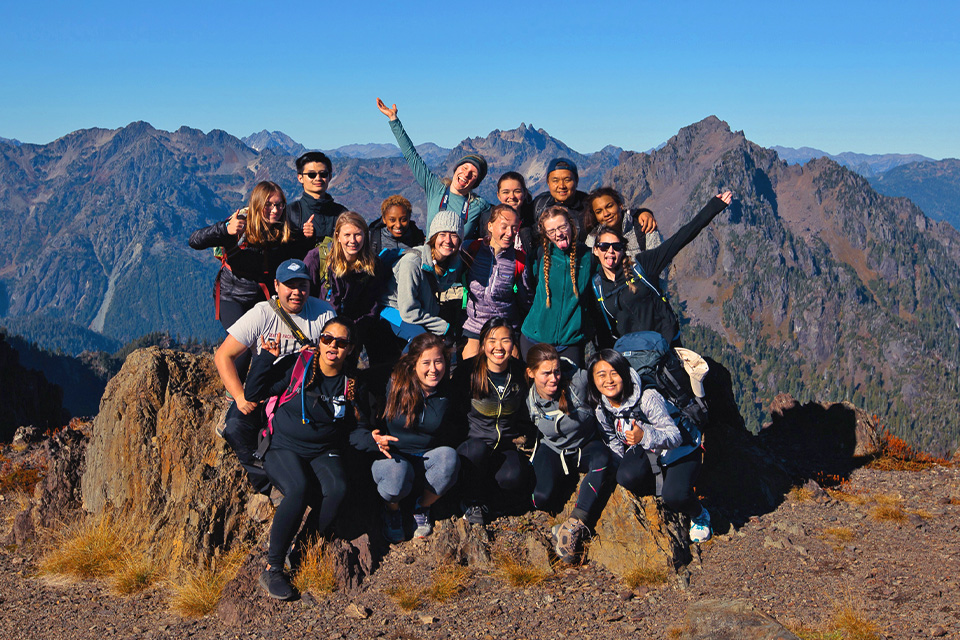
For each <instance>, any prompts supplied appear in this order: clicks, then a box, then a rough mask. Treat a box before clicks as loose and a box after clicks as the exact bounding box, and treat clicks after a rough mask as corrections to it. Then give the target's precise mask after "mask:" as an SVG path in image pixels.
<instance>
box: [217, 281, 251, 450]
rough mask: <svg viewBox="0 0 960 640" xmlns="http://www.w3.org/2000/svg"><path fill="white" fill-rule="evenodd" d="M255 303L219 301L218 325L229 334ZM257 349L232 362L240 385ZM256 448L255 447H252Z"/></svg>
mask: <svg viewBox="0 0 960 640" xmlns="http://www.w3.org/2000/svg"><path fill="white" fill-rule="evenodd" d="M254 304H256V303H251V302H234V301H233V300H224V299H223V298H221V299H220V324H222V325H223V328H224V329H225V330H226V331H227V332H228V333H229V330H230V327H232V326H233V323H234V322H236V321H237V320H239V319H240V316H242V315H243V314H245V313H246V312H247V311H249V310H250V309H252V308H253V305H254ZM256 348H257V346H256V345H254V346H253V347H251V348H250V349H247V350H246V351H244V352H243V353H241V354H240V355H239V356H237V358H236V359H235V360H234V361H233V364H234V365H236V367H237V375H239V376H240V382H241V383H242V382H243V381H244V380H246V379H247V369H249V368H250V359H251V358H252V357H253V353H252V352H253V351H255V350H256ZM254 448H256V445H254Z"/></svg>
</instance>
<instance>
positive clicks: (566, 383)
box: [527, 342, 570, 414]
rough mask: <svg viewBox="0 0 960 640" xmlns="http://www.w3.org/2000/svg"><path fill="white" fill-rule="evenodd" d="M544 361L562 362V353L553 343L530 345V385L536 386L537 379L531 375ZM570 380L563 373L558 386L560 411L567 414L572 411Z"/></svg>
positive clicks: (528, 365)
mask: <svg viewBox="0 0 960 640" xmlns="http://www.w3.org/2000/svg"><path fill="white" fill-rule="evenodd" d="M544 362H557V363H560V353H559V352H558V351H557V348H556V347H554V346H553V345H552V344H547V343H545V342H540V343H538V344H535V345H533V346H532V347H530V350H529V351H527V379H528V380H529V381H530V387H531V388H533V387H534V386H535V384H536V383H535V381H534V379H533V377H532V376H531V375H530V372H531V371H534V372H536V370H537V369H539V368H540V365H541V364H543V363H544ZM569 388H570V380H569V379H567V377H566V376H564V375H563V374H562V369H561V375H560V384H559V386H558V391H559V392H560V396H559V397H558V398H557V403H558V404H559V405H560V411H563V412H564V413H566V414H569V413H570V391H569Z"/></svg>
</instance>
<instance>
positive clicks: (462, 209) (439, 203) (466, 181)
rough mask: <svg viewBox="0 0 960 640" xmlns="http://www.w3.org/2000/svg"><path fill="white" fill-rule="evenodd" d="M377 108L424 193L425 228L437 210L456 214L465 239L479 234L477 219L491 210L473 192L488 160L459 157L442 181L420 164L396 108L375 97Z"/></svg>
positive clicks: (480, 179) (484, 173) (421, 159)
mask: <svg viewBox="0 0 960 640" xmlns="http://www.w3.org/2000/svg"><path fill="white" fill-rule="evenodd" d="M377 108H378V109H380V113H382V114H383V115H385V116H387V118H389V119H390V130H391V131H393V135H394V137H395V138H396V139H397V144H398V145H400V151H401V152H403V157H404V159H406V161H407V166H409V167H410V171H412V172H413V177H414V178H415V179H416V181H417V183H418V184H419V185H420V187H421V188H422V189H423V190H424V191H425V192H426V194H427V228H429V227H430V224H431V222H432V221H433V216H435V215H436V214H437V212H438V211H443V210H450V211H456V212H457V213H458V214H459V215H460V223H461V224H462V225H463V230H464V233H465V234H466V235H465V236H464V237H465V238H469V239H473V238H476V237H478V236H479V234H480V218H481V217H482V216H483V214H485V213H486V212H487V211H489V210H490V203H488V202H487V201H486V200H484V199H483V198H481V197H480V196H478V195H476V194H475V193H473V190H474V189H476V188H477V185H479V184H480V183H481V182H483V178H484V177H485V176H486V175H487V161H486V160H484V159H483V156H480V155H477V154H469V155H466V156H463V157H462V158H460V160H458V161H457V164H456V165H454V167H453V177H452V178H448V179H441V178H440V177H439V176H437V175H436V174H435V173H433V172H432V171H430V168H429V167H427V163H426V162H424V161H423V158H421V157H420V154H419V153H417V148H416V147H415V146H414V145H413V141H411V140H410V136H408V135H407V132H406V131H405V130H404V129H403V125H402V124H400V120H399V119H398V118H397V105H393V106H392V107H388V106H387V105H386V104H385V103H384V102H383V100H381V99H380V98H377Z"/></svg>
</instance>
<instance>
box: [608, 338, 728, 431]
mask: <svg viewBox="0 0 960 640" xmlns="http://www.w3.org/2000/svg"><path fill="white" fill-rule="evenodd" d="M613 348H614V349H615V350H616V351H619V352H620V353H622V354H623V356H624V357H625V358H626V359H627V361H628V362H629V363H630V366H631V367H632V368H633V369H634V370H635V371H636V372H637V373H638V374H639V375H640V379H641V380H642V381H643V384H644V388H653V389H656V390H657V391H658V392H660V395H662V396H663V398H664V399H665V400H666V401H667V403H669V404H670V405H672V408H671V412H670V413H671V417H673V418H674V419H675V420H676V419H677V418H678V417H679V418H680V419H681V420H689V421H690V423H692V424H693V426H695V427H696V428H697V429H698V430H699V431H701V432H702V431H703V430H704V428H705V427H706V426H707V422H708V418H709V415H708V411H707V404H706V402H705V401H704V399H703V398H698V397H697V396H696V394H694V393H693V388H692V387H691V386H690V376H689V374H687V372H686V370H685V369H684V368H683V363H682V362H681V361H680V358H679V356H677V353H676V351H674V350H673V349H671V348H670V346H669V345H668V344H667V340H666V338H664V337H663V336H662V335H660V334H659V333H658V332H656V331H637V332H635V333H628V334H627V335H625V336H623V337H621V338H620V339H619V340H617V342H616V344H615V345H614V346H613ZM673 409H676V412H674V411H673ZM675 413H676V415H674V414H675ZM678 426H680V427H683V426H684V425H681V424H680V423H679V422H678Z"/></svg>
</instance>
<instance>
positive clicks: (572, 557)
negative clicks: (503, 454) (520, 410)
mask: <svg viewBox="0 0 960 640" xmlns="http://www.w3.org/2000/svg"><path fill="white" fill-rule="evenodd" d="M565 363H566V361H565V360H561V359H560V354H559V353H557V350H556V349H555V348H554V347H552V346H551V345H548V344H538V345H534V346H533V347H532V348H531V349H530V351H529V352H528V353H527V379H528V380H529V381H530V391H529V393H528V394H527V411H529V413H530V419H531V420H533V424H534V425H536V427H537V430H538V431H539V432H540V439H539V440H538V441H537V445H536V448H535V449H534V452H533V455H532V456H530V462H532V463H533V471H534V473H535V474H536V479H537V481H536V485H535V487H534V489H533V507H534V508H535V509H539V510H541V511H554V512H556V511H559V510H560V508H562V507H563V505H562V503H561V504H559V505H558V504H556V502H557V499H558V498H560V499H563V498H564V497H565V496H568V495H570V492H569V488H570V485H573V486H576V483H577V480H579V478H580V473H585V474H586V476H584V478H583V482H581V483H580V491H579V492H578V493H577V502H576V506H575V507H574V508H573V511H572V512H571V513H570V517H569V518H568V519H567V520H566V521H565V522H563V523H561V524H558V525H556V526H555V527H554V528H553V532H552V533H553V540H554V545H555V546H554V549H555V551H556V553H557V557H559V558H560V559H561V560H562V561H564V562H567V563H574V562H576V561H577V559H578V558H579V556H580V552H581V551H582V548H583V542H584V540H585V539H586V538H587V536H588V535H589V529H588V527H587V522H588V521H591V520H593V519H594V518H596V517H597V516H599V515H600V514H599V513H598V511H597V509H598V508H599V506H600V505H599V504H598V498H599V496H600V491H601V488H602V487H603V485H604V483H605V481H606V478H607V468H608V466H609V464H610V451H609V449H608V448H607V446H606V445H605V444H604V443H603V441H602V440H601V439H600V437H599V434H598V433H597V419H596V416H595V414H594V411H593V408H592V407H591V406H590V404H589V402H588V398H587V372H586V371H584V370H582V369H577V368H576V367H574V366H572V365H569V364H565ZM558 507H559V508H558Z"/></svg>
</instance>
